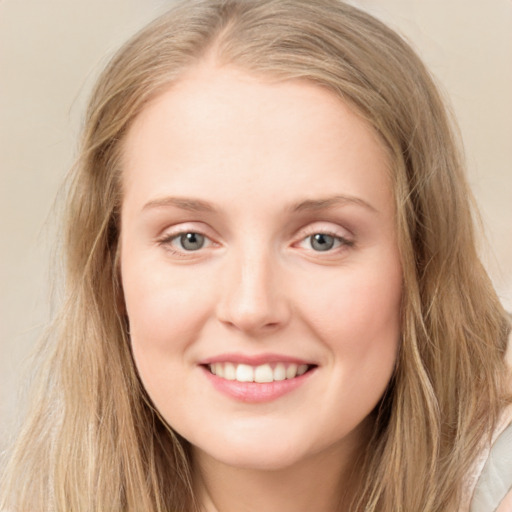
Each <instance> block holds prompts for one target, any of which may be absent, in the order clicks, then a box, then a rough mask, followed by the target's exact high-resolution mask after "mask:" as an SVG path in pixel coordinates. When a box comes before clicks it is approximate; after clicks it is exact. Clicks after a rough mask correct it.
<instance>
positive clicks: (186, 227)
mask: <svg viewBox="0 0 512 512" xmlns="http://www.w3.org/2000/svg"><path fill="white" fill-rule="evenodd" d="M198 224H202V223H194V222H184V223H179V224H176V225H174V226H171V227H168V228H166V229H165V230H163V232H162V234H161V235H159V236H158V237H156V240H155V241H156V243H157V244H158V245H161V246H162V247H164V248H165V249H166V250H168V251H169V252H171V253H172V254H173V255H176V256H179V257H183V258H190V257H194V256H195V257H197V256H199V255H200V254H203V253H204V251H205V250H207V249H209V248H211V247H214V246H216V245H217V246H218V245H219V243H218V242H217V241H216V240H215V239H214V238H213V236H212V235H211V234H210V231H211V230H210V229H207V228H205V227H204V225H202V226H199V227H198ZM186 233H196V234H198V235H201V236H203V237H204V238H205V241H206V242H207V243H206V244H205V246H204V247H201V248H200V249H197V250H196V251H187V250H184V249H179V248H177V247H175V246H174V245H173V241H174V240H176V239H178V238H179V237H180V236H181V235H184V234H186Z"/></svg>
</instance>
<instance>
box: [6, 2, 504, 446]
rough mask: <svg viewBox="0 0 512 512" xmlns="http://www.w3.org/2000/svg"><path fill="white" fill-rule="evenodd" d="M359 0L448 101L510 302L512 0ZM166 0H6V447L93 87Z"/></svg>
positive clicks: (497, 274) (41, 319)
mask: <svg viewBox="0 0 512 512" xmlns="http://www.w3.org/2000/svg"><path fill="white" fill-rule="evenodd" d="M353 3H355V4H357V5H359V6H361V7H363V8H365V9H367V10H369V11H370V12H372V13H374V14H376V15H377V16H379V17H381V18H382V19H384V20H385V21H387V22H388V23H389V24H390V25H391V26H393V27H394V28H396V29H398V30H399V31H400V32H401V33H402V34H403V35H404V36H405V37H406V38H407V39H409V40H410V41H411V42H412V43H413V45H414V46H415V47H416V49H417V50H418V51H419V53H420V54H421V55H422V56H423V58H424V59H425V60H426V62H427V64H428V65H429V66H430V68H431V69H432V71H433V73H434V74H435V75H436V76H437V78H438V80H439V82H440V83H441V84H442V87H443V90H444V91H445V94H446V95H447V97H449V100H450V102H451V104H452V105H453V108H454V110H455V112H456V115H457V117H458V118H459V121H460V125H461V129H462V135H463V138H464V141H465V145H466V149H467V155H468V164H469V173H470V174H469V175H470V181H471V184H472V186H473V189H474V192H475V194H476V196H477V199H478V202H479V204H480V206H481V209H482V213H483V218H484V221H485V225H486V229H487V236H488V238H489V240H490V246H491V249H490V250H486V254H485V255H484V258H485V261H486V262H487V265H488V268H489V271H490V273H491V275H492V277H493V280H494V282H495V285H496V287H497V290H498V293H499V294H500V296H501V298H502V300H503V303H504V304H505V305H506V306H507V307H508V308H509V309H512V169H511V166H512V0H490V1H489V2H482V1H481V0H478V1H477V0H469V1H468V0H358V1H354V2H353ZM168 4H169V2H165V1H164V0H87V1H85V0H0V180H1V181H0V258H1V259H0V286H1V288H0V301H1V302H0V451H1V449H2V446H5V445H6V444H7V443H8V442H9V441H8V439H9V436H10V435H11V434H12V433H13V432H14V431H15V427H14V425H15V422H14V418H15V416H16V414H17V413H18V412H19V410H20V408H21V407H20V399H19V388H20V386H21V385H22V383H24V382H25V381H26V377H27V373H26V372H27V368H26V364H25V362H26V360H27V356H28V354H29V353H30V350H31V349H32V347H33V346H34V343H35V341H36V340H37V338H38V337H39V336H40V334H41V332H42V330H43V327H44V325H45V324H46V323H47V321H48V319H49V314H50V312H49V305H48V304H49V301H48V296H49V290H50V286H49V283H50V281H51V279H50V274H49V261H50V254H51V251H52V248H54V246H55V233H54V231H55V228H54V226H55V220H54V218H53V217H52V215H51V209H52V205H53V203H54V200H55V196H56V194H57V191H58V189H59V185H60V183H61V181H62V179H63V176H64V174H65V172H66V170H67V169H68V167H69V166H70V164H71V162H72V160H73V154H74V149H75V143H76V136H77V133H78V131H79V126H80V120H81V115H82V112H83V108H84V104H85V99H86V97H87V93H88V91H89V90H90V87H91V84H92V82H93V80H94V77H95V76H96V75H97V73H98V71H99V70H100V69H101V67H102V66H103V65H104V64H105V63H106V61H107V58H108V56H109V55H111V54H112V52H113V51H114V50H115V48H117V46H118V45H119V44H120V43H121V42H122V41H123V40H124V39H125V38H126V37H127V36H129V35H130V34H131V33H133V32H134V31H135V30H136V29H137V28H139V27H140V26H141V25H143V24H144V23H145V22H146V21H148V20H150V19H152V18H153V17H155V16H156V15H157V14H158V13H159V12H161V11H163V10H164V9H165V7H166V5H168ZM77 371H79V370H78V369H77Z"/></svg>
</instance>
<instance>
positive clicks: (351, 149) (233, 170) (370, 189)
mask: <svg viewBox="0 0 512 512" xmlns="http://www.w3.org/2000/svg"><path fill="white" fill-rule="evenodd" d="M123 171H124V186H125V200H127V199H128V198H129V199H130V200H132V199H134V200H138V201H139V202H140V201H141V200H143V198H144V197H146V198H147V197H151V196H155V195H162V194H173V195H176V194H177V195H180V194H186V195H194V196H198V197H200V196H201V195H202V194H205V193H208V192H212V193H213V192H216V193H217V195H218V197H219V199H220V200H222V198H223V193H224V198H225V199H227V198H229V197H230V196H232V195H233V192H234V191H236V193H237V195H243V194H244V193H246V194H247V195H248V196H247V197H250V198H257V197H258V191H261V194H267V197H268V195H269V194H270V195H274V196H276V197H279V198H280V200H282V201H286V200H288V199H289V200H290V201H293V200H294V199H295V198H294V197H291V196H293V195H294V194H295V195H297V194H298V193H299V192H300V193H301V194H302V195H303V196H315V195H324V196H325V195H330V194H332V192H333V191H332V190H331V189H332V188H333V186H338V185H339V186H340V187H341V188H342V189H343V190H338V191H337V192H339V193H344V194H350V195H354V196H361V195H362V196H365V198H366V199H368V200H369V202H373V203H375V207H376V208H379V207H380V208H382V207H383V206H384V203H389V202H390V180H389V159H388V155H387V152H386V150H385V148H384V144H383V143H382V142H381V139H380V137H379V136H378V134H377V133H376V132H375V130H374V129H373V128H371V127H370V125H369V124H368V123H367V122H366V121H364V120H363V119H362V118H361V117H360V116H359V115H358V114H357V113H356V112H355V111H354V109H352V108H351V107H350V106H349V105H347V104H346V103H344V102H342V101H341V100H340V99H339V98H338V97H337V96H335V94H334V93H332V92H330V91H328V90H327V89H326V88H323V87H320V86H317V85H314V84H312V83H310V82H306V81H298V80H297V81H286V82H270V81H268V80H264V79H261V78H259V77H255V76H253V75H250V74H247V73H245V72H242V71H238V70H236V69H232V68H222V69H217V68H211V67H207V66H204V67H200V68H196V69H194V70H192V71H191V72H190V73H188V74H187V75H186V76H185V77H183V78H182V79H181V80H180V81H178V82H177V83H176V84H174V85H173V86H172V87H170V88H169V89H168V90H167V91H165V92H163V93H161V94H160V95H159V96H157V97H156V98H155V99H154V100H153V101H152V102H151V103H150V104H149V105H148V106H146V108H145V109H144V110H143V112H142V113H141V114H140V115H139V117H138V118H137V119H136V120H135V122H134V123H133V125H132V126H131V128H130V130H129V132H128V135H127V138H126V140H125V144H124V161H123ZM341 177H344V179H343V180H341V181H342V182H341V183H338V182H339V181H340V178H341ZM329 193H330V194H329ZM288 195H289V196H290V197H289V198H288V197H287V196H288ZM137 198H138V199H137ZM306 198H307V197H306ZM387 206H389V204H388V205H387Z"/></svg>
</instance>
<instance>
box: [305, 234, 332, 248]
mask: <svg viewBox="0 0 512 512" xmlns="http://www.w3.org/2000/svg"><path fill="white" fill-rule="evenodd" d="M309 238H310V239H311V242H310V243H311V247H312V248H313V249H314V250H315V251H329V250H331V249H332V248H333V247H334V244H335V243H336V239H335V238H334V237H333V236H331V235H326V234H325V233H316V234H314V235H311V236H310V237H309Z"/></svg>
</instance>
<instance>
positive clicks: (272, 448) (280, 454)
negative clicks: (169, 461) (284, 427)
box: [192, 435, 308, 471]
mask: <svg viewBox="0 0 512 512" xmlns="http://www.w3.org/2000/svg"><path fill="white" fill-rule="evenodd" d="M222 437H224V436H222ZM305 444H306V443H304V442H300V441H299V440H295V441H294V440H292V439H290V438H289V437H288V439H286V442H284V441H283V436H280V435H273V436H270V438H261V437H260V438H258V439H255V438H253V437H250V436H247V437H244V436H243V435H240V439H237V438H236V437H234V436H233V437H230V438H229V439H226V438H222V439H221V440H220V442H214V441H213V439H212V438H211V437H210V438H209V441H208V442H205V443H201V444H197V445H195V444H192V451H193V453H195V454H197V455H199V456H200V457H202V458H211V459H213V460H215V461H217V462H218V463H221V464H225V465H227V466H231V467H236V468H240V469H250V470H255V471H279V470H282V469H286V468H289V467H291V466H293V465H295V464H297V463H298V462H300V461H301V460H302V459H303V458H304V457H307V456H308V454H307V453H306V451H305V450H304V447H305V446H304V445H305Z"/></svg>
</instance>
